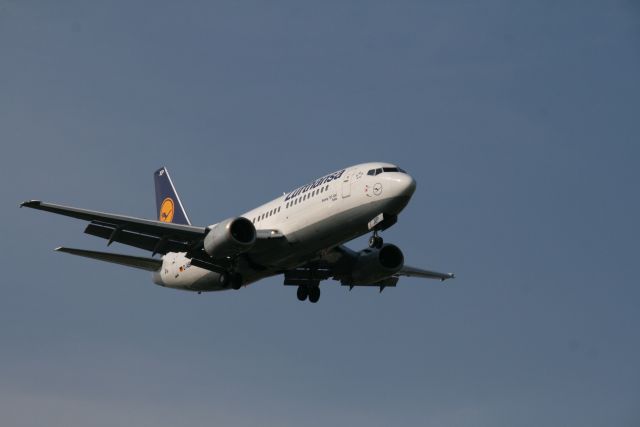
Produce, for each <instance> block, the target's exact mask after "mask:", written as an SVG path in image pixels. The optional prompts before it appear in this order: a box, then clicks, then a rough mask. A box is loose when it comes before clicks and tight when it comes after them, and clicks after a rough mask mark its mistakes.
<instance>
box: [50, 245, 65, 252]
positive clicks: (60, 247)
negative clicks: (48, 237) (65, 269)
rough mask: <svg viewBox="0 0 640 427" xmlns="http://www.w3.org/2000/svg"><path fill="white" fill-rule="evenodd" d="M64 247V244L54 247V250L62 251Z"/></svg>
mask: <svg viewBox="0 0 640 427" xmlns="http://www.w3.org/2000/svg"><path fill="white" fill-rule="evenodd" d="M62 249H64V248H63V247H62V246H58V247H57V248H54V249H53V250H54V251H56V252H59V251H61V250H62Z"/></svg>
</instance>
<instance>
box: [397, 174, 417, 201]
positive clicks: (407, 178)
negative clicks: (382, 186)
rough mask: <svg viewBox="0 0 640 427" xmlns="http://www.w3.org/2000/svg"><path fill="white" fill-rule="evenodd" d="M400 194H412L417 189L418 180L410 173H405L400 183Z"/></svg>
mask: <svg viewBox="0 0 640 427" xmlns="http://www.w3.org/2000/svg"><path fill="white" fill-rule="evenodd" d="M399 184H400V185H399V187H400V188H399V189H400V194H401V195H402V196H412V195H413V193H414V192H415V191H416V180H415V179H413V177H412V176H411V175H409V174H405V175H404V176H403V177H402V178H401V179H400V183H399Z"/></svg>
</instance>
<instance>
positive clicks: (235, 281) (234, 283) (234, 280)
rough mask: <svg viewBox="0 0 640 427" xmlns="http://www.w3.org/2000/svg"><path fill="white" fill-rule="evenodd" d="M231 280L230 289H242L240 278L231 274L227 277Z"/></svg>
mask: <svg viewBox="0 0 640 427" xmlns="http://www.w3.org/2000/svg"><path fill="white" fill-rule="evenodd" d="M229 278H230V279H231V289H235V290H236V291H237V290H238V289H240V288H241V287H242V276H241V275H239V274H238V273H234V274H231V275H230V276H229Z"/></svg>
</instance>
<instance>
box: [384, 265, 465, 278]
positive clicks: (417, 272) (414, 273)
mask: <svg viewBox="0 0 640 427" xmlns="http://www.w3.org/2000/svg"><path fill="white" fill-rule="evenodd" d="M396 276H408V277H422V278H425V279H440V280H442V281H445V280H447V279H455V278H456V275H455V274H453V273H439V272H437V271H431V270H423V269H421V268H415V267H410V266H408V265H405V266H404V267H402V269H401V270H400V271H399V272H398V273H396Z"/></svg>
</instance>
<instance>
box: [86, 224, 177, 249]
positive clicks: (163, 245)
mask: <svg viewBox="0 0 640 427" xmlns="http://www.w3.org/2000/svg"><path fill="white" fill-rule="evenodd" d="M114 230H115V227H112V226H105V225H98V224H96V223H93V222H92V223H91V224H89V225H87V228H85V230H84V232H85V233H86V234H89V235H91V236H96V237H101V238H103V239H109V240H110V241H113V242H118V243H122V244H124V245H128V246H133V247H135V248H140V249H144V250H147V251H149V252H153V253H156V254H163V255H164V254H166V253H167V252H186V251H187V250H189V245H188V242H178V241H175V240H171V239H162V238H159V237H156V236H148V235H146V234H140V233H134V232H132V231H119V232H118V233H116V234H115V235H114V234H113V232H114Z"/></svg>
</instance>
